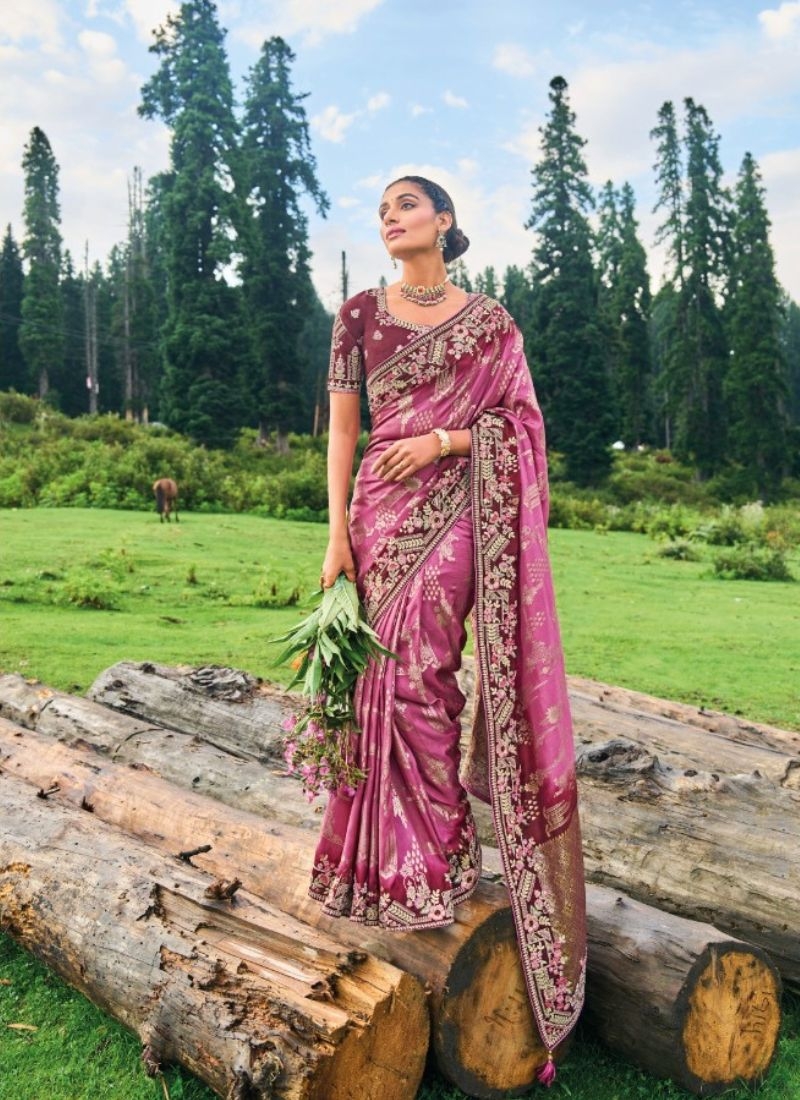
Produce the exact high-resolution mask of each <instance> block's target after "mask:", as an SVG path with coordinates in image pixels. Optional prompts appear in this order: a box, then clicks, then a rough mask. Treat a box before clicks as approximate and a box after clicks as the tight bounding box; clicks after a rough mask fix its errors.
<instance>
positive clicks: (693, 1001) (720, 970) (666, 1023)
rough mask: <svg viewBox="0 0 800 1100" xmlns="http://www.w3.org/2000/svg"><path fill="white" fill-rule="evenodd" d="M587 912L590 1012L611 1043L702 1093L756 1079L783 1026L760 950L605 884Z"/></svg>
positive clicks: (593, 892)
mask: <svg viewBox="0 0 800 1100" xmlns="http://www.w3.org/2000/svg"><path fill="white" fill-rule="evenodd" d="M587 918H588V931H589V944H590V951H589V973H588V977H587V987H586V991H587V997H586V1016H587V1020H588V1022H589V1023H590V1024H591V1025H592V1027H593V1028H594V1030H595V1031H596V1032H597V1033H598V1034H599V1035H600V1037H601V1038H602V1039H603V1041H604V1042H605V1043H607V1044H608V1046H610V1047H611V1048H612V1049H613V1050H615V1051H617V1052H618V1053H619V1054H621V1055H622V1057H623V1058H625V1059H627V1060H628V1061H630V1062H633V1063H634V1064H635V1065H637V1066H640V1067H641V1068H642V1069H644V1070H647V1071H648V1072H649V1073H654V1074H656V1075H657V1076H659V1077H663V1076H665V1075H668V1076H669V1077H671V1078H672V1079H673V1080H674V1081H677V1082H678V1084H680V1085H682V1086H683V1087H684V1088H686V1089H688V1090H689V1091H690V1092H693V1093H695V1094H696V1095H698V1096H711V1095H714V1094H716V1093H719V1092H724V1091H726V1090H727V1089H728V1088H730V1087H731V1086H733V1085H735V1084H739V1083H740V1082H741V1081H745V1082H747V1083H748V1084H751V1085H755V1084H758V1083H760V1080H761V1078H762V1077H763V1076H764V1074H766V1072H767V1070H768V1069H769V1066H770V1062H771V1060H772V1054H773V1053H774V1051H775V1049H776V1046H777V1042H778V1031H779V1028H780V981H779V978H778V975H777V971H776V970H775V967H774V966H773V964H772V963H771V962H770V960H769V958H768V956H767V955H766V954H765V953H764V952H763V951H760V950H759V949H758V948H754V947H751V946H750V945H749V944H743V943H739V942H737V941H736V940H732V939H730V938H729V937H728V936H725V935H723V934H722V933H721V932H717V930H716V929H715V928H712V927H711V926H710V925H708V924H700V923H698V922H696V921H687V920H684V919H682V918H680V917H675V916H672V915H670V914H669V913H664V912H660V911H659V910H655V909H652V908H651V907H650V906H647V905H642V904H641V903H640V902H637V901H634V900H633V899H632V898H629V897H625V896H624V895H620V894H618V893H617V892H615V891H613V890H609V889H606V888H605V887H602V886H593V885H590V886H589V887H588V898H587ZM665 1066H668V1067H669V1072H668V1074H665Z"/></svg>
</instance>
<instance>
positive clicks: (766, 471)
mask: <svg viewBox="0 0 800 1100" xmlns="http://www.w3.org/2000/svg"><path fill="white" fill-rule="evenodd" d="M769 229H770V223H769V217H768V216H767V209H766V203H765V197H764V187H763V185H762V182H761V174H760V172H759V170H758V165H757V164H756V162H755V160H754V159H753V157H752V155H751V154H750V153H747V154H745V157H744V160H743V161H742V166H741V170H740V173H739V178H738V180H737V184H736V212H735V220H734V230H733V264H732V278H731V281H730V309H729V316H730V340H731V359H730V366H729V367H728V372H727V375H726V377H725V400H726V403H727V410H728V424H729V429H728V430H729V440H730V457H731V458H732V459H733V460H734V461H735V462H738V463H739V464H740V465H741V466H742V467H743V468H745V469H746V470H747V471H748V472H749V473H750V474H751V475H752V479H753V488H754V489H755V490H756V491H757V492H758V493H759V494H760V495H761V496H762V497H774V495H775V493H776V492H777V490H778V488H779V486H780V483H781V480H782V478H783V475H784V473H785V471H786V468H787V465H788V460H789V453H788V445H787V428H788V415H787V411H788V402H789V390H788V384H787V382H788V379H787V369H786V360H785V357H784V349H783V347H782V344H781V335H782V328H783V317H782V315H781V289H780V286H779V285H778V280H777V278H776V276H775V259H774V256H773V252H772V246H771V244H770V240H769Z"/></svg>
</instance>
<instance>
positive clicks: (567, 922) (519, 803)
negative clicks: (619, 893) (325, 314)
mask: <svg viewBox="0 0 800 1100" xmlns="http://www.w3.org/2000/svg"><path fill="white" fill-rule="evenodd" d="M362 377H365V378H366V386H367V395H368V399H369V406H370V412H371V416H372V423H373V427H372V433H371V435H370V440H369V444H368V446H367V449H366V452H365V454H364V457H363V460H362V463H361V466H360V468H359V472H358V476H357V478H356V485H355V491H354V495H353V501H352V506H351V511H350V535H351V541H352V546H353V552H354V556H355V558H356V565H357V571H358V586H359V591H360V593H361V597H362V599H363V601H364V604H365V607H366V609H367V613H368V616H369V619H370V621H371V623H372V625H373V627H374V628H375V630H376V631H377V632H378V634H379V636H380V639H381V642H382V643H383V644H384V645H385V646H386V647H387V648H389V649H391V650H392V651H393V652H394V653H396V654H397V655H398V657H399V660H396V661H394V660H388V661H385V662H381V663H376V664H371V665H370V666H369V668H368V669H367V671H366V673H365V674H364V676H363V677H362V678H361V680H360V681H359V686H358V689H357V692H356V712H357V716H358V720H359V724H360V727H361V731H362V732H361V736H360V738H359V744H358V752H359V761H358V762H359V765H360V766H361V767H362V768H363V769H364V770H365V771H366V773H367V778H366V780H365V781H364V782H363V783H362V784H361V785H360V786H359V788H358V789H357V790H356V792H355V794H353V795H352V796H351V795H346V794H344V793H335V794H332V795H331V797H330V800H329V803H328V806H327V810H326V813H325V818H324V822H323V827H322V833H321V837H320V840H319V844H318V847H317V853H316V858H315V862H314V868H313V872H312V882H311V887H310V893H311V896H312V897H314V898H316V899H317V900H319V901H320V902H321V903H322V904H323V905H324V907H325V910H326V911H327V912H328V913H330V914H332V915H335V916H348V917H349V918H350V919H352V920H355V921H360V922H362V923H364V924H377V925H382V926H384V927H387V928H392V929H397V930H411V929H419V928H435V927H437V926H440V925H444V924H449V923H450V922H451V921H452V920H453V919H454V915H453V906H454V905H455V904H456V903H457V902H458V901H459V900H462V899H463V898H465V897H467V896H468V895H469V894H470V892H471V891H472V890H473V889H474V887H475V885H476V883H477V881H478V877H479V874H480V846H479V844H478V842H477V838H476V832H475V825H474V821H473V818H472V813H471V810H470V805H469V800H468V797H467V791H469V792H470V793H471V794H474V795H475V796H476V797H478V798H481V799H483V800H484V801H486V802H489V803H490V804H491V807H492V813H493V820H494V825H495V832H496V837H497V845H498V848H499V850H500V853H501V857H502V862H503V867H504V871H505V878H506V883H507V885H508V889H509V894H510V897H511V905H512V910H513V914H514V923H515V927H516V931H517V938H518V942H519V945H520V955H521V960H522V967H523V971H524V974H525V979H526V984H527V988H528V993H529V997H530V1001H531V1006H532V1009H533V1013H534V1017H535V1019H536V1022H537V1025H538V1028H539V1031H540V1034H541V1036H542V1040H543V1042H544V1044H545V1045H546V1047H547V1048H548V1050H553V1049H554V1048H555V1047H556V1046H557V1045H558V1043H560V1042H561V1040H562V1039H563V1038H564V1037H565V1036H566V1035H567V1034H568V1032H569V1031H570V1030H571V1028H572V1027H573V1025H574V1023H575V1021H576V1019H577V1016H578V1014H579V1012H580V1008H581V1005H582V1001H583V984H584V976H585V909H584V886H583V870H582V856H581V844H580V832H579V824H578V815H577V792H576V783H575V770H574V753H573V742H572V727H571V719H570V712H569V703H568V698H567V691H566V681H565V676H564V667H563V658H562V653H561V643H560V638H559V632H558V623H557V619H556V611H555V602H554V596H553V588H552V583H551V579H550V567H549V561H548V555H547V509H548V498H547V473H546V459H545V448H544V434H543V427H542V418H541V414H540V412H539V408H538V405H537V403H536V398H535V395H534V391H533V385H532V382H531V376H530V372H529V370H528V367H527V364H526V362H525V357H524V354H523V348H522V338H521V335H520V333H519V330H518V329H517V328H516V326H515V325H514V322H513V321H512V319H511V318H510V316H509V315H508V313H506V311H505V310H504V309H503V308H502V307H501V306H500V305H499V304H498V303H497V302H495V301H493V300H491V299H490V298H487V297H486V296H485V295H481V294H473V295H470V297H469V300H468V302H467V304H466V305H465V306H464V307H463V308H462V309H461V311H460V312H459V313H457V314H456V315H455V316H454V317H452V318H450V319H449V320H447V321H445V322H443V323H441V324H437V325H428V326H424V325H415V324H412V323H410V322H405V321H401V320H399V319H397V318H395V317H393V316H392V315H391V314H389V313H388V312H387V310H386V303H385V299H384V296H383V292H382V291H381V290H369V291H365V292H363V293H361V294H358V295H356V296H355V297H354V298H351V299H350V300H349V301H348V302H346V303H345V304H344V305H343V306H342V308H341V310H340V312H339V315H338V316H337V319H336V323H335V326H334V334H333V347H332V351H331V366H330V375H329V389H331V390H333V391H340V392H349V393H357V392H358V391H359V388H360V385H361V381H362ZM434 427H444V428H448V427H449V428H452V429H457V428H464V427H469V428H470V430H471V433H472V454H471V457H470V458H469V459H465V458H457V457H450V458H447V459H443V460H441V461H439V462H437V463H434V464H432V465H430V466H428V467H425V468H424V469H422V470H420V471H419V472H418V474H416V475H415V476H414V477H411V478H408V479H407V480H406V481H404V482H402V483H400V484H388V483H386V482H384V481H382V480H381V479H379V478H378V477H376V476H375V474H374V473H373V469H372V468H373V464H374V461H375V459H376V458H377V457H378V455H379V454H380V453H381V452H382V450H383V449H385V448H386V447H387V446H388V445H389V444H390V443H391V442H393V441H394V440H395V439H398V438H400V437H402V436H405V435H409V436H410V435H421V434H423V433H425V432H427V431H430V430H431V429H432V428H434ZM473 608H474V635H475V639H474V640H475V657H476V681H477V685H478V688H477V690H476V708H475V716H474V720H473V728H472V738H471V744H470V747H469V750H468V752H467V754H466V757H465V759H464V761H462V760H461V754H460V750H459V737H460V723H459V716H460V713H461V711H462V709H463V706H464V697H463V695H462V694H461V692H460V691H459V689H458V685H457V683H456V678H455V673H456V671H457V670H458V668H459V667H460V662H461V650H462V647H463V645H464V641H465V637H466V634H465V622H466V620H467V617H468V615H469V613H470V611H471V610H473Z"/></svg>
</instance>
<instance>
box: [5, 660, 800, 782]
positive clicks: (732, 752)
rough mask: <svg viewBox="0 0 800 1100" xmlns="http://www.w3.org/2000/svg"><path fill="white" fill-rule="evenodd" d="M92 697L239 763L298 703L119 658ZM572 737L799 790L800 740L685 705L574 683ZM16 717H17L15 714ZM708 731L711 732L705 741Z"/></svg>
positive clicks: (246, 680)
mask: <svg viewBox="0 0 800 1100" xmlns="http://www.w3.org/2000/svg"><path fill="white" fill-rule="evenodd" d="M461 687H462V690H463V691H464V692H465V694H466V696H467V700H468V701H467V708H466V713H470V699H471V695H472V661H471V659H470V658H465V659H464V668H463V670H462V674H461ZM89 696H90V698H92V699H94V700H95V701H96V702H99V703H103V704H104V705H105V706H110V707H113V708H114V709H115V710H119V711H122V712H123V713H125V714H130V715H133V716H135V717H137V718H141V719H146V720H148V721H150V722H153V723H155V724H156V725H159V726H166V727H167V728H169V729H174V730H180V731H183V732H190V733H194V734H196V735H197V736H198V737H202V738H203V739H204V740H206V741H208V742H209V743H210V744H214V745H217V746H219V747H220V748H224V749H225V750H226V751H228V752H233V753H235V754H239V755H242V756H253V757H255V758H256V759H260V760H265V759H269V758H270V747H271V746H272V747H273V748H274V746H275V745H276V744H277V743H279V742H280V740H281V738H282V736H283V734H282V731H281V728H280V723H281V721H282V719H283V718H284V717H285V716H286V714H287V713H288V711H289V710H290V709H291V708H292V706H293V705H294V697H293V696H289V695H287V694H286V693H285V692H282V691H280V689H277V688H275V687H274V686H269V685H265V684H261V683H259V681H258V680H256V679H255V677H252V676H249V675H248V674H247V673H245V672H241V671H238V670H235V669H221V668H200V669H189V670H186V669H183V670H181V669H175V668H170V667H169V666H165V665H154V664H148V663H142V664H137V663H135V662H132V661H121V662H119V664H116V665H113V666H112V667H111V668H109V669H107V670H106V671H105V672H103V673H101V674H100V676H98V678H97V679H96V680H95V682H94V684H93V685H92V687H91V688H90V691H89ZM570 703H571V707H572V714H573V721H574V725H575V738H576V741H577V742H578V743H580V744H603V743H605V742H606V741H609V740H613V739H614V738H619V737H625V738H628V739H629V740H631V741H635V742H637V744H641V745H643V746H644V747H645V748H647V749H648V751H649V752H653V753H657V754H658V756H659V758H660V759H661V760H662V761H663V762H666V763H670V764H673V765H674V766H675V767H678V768H695V769H697V770H698V771H712V772H725V773H726V774H729V775H730V774H738V773H751V772H754V771H757V772H758V773H759V774H760V775H762V776H764V777H766V778H768V779H772V780H774V781H775V782H777V783H780V784H781V785H782V786H787V787H792V788H794V789H798V788H800V733H793V732H791V731H789V730H778V729H775V728H774V727H771V726H762V725H757V724H754V723H752V722H746V721H744V720H742V719H737V718H734V717H732V716H731V715H723V714H710V713H708V712H704V711H700V710H698V709H697V708H695V707H689V706H686V705H684V704H680V703H670V702H669V701H667V700H663V699H654V698H653V697H652V696H649V695H642V694H641V693H638V692H632V691H626V690H625V689H623V688H613V687H609V686H608V685H606V684H598V683H595V682H594V681H591V680H576V679H574V678H572V679H571V680H570ZM9 717H13V716H11V715H10V716H9ZM698 728H701V729H703V730H705V731H706V735H705V736H703V737H699V736H698V733H697V730H698Z"/></svg>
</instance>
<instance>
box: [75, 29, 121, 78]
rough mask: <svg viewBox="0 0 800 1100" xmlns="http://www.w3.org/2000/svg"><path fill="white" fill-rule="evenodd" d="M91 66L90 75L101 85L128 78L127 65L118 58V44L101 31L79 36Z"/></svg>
mask: <svg viewBox="0 0 800 1100" xmlns="http://www.w3.org/2000/svg"><path fill="white" fill-rule="evenodd" d="M78 42H79V43H80V45H81V47H82V49H83V52H84V54H85V55H86V58H87V61H88V64H89V74H90V75H91V77H92V79H93V80H96V81H97V82H98V83H100V84H116V83H118V82H120V81H124V80H125V79H126V78H127V77H128V76H129V73H128V69H127V67H126V65H125V63H124V62H123V61H122V60H121V59H120V58H119V57H117V56H116V54H117V43H116V40H115V39H114V38H112V36H111V35H110V34H104V33H103V32H101V31H81V32H80V34H79V35H78Z"/></svg>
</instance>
